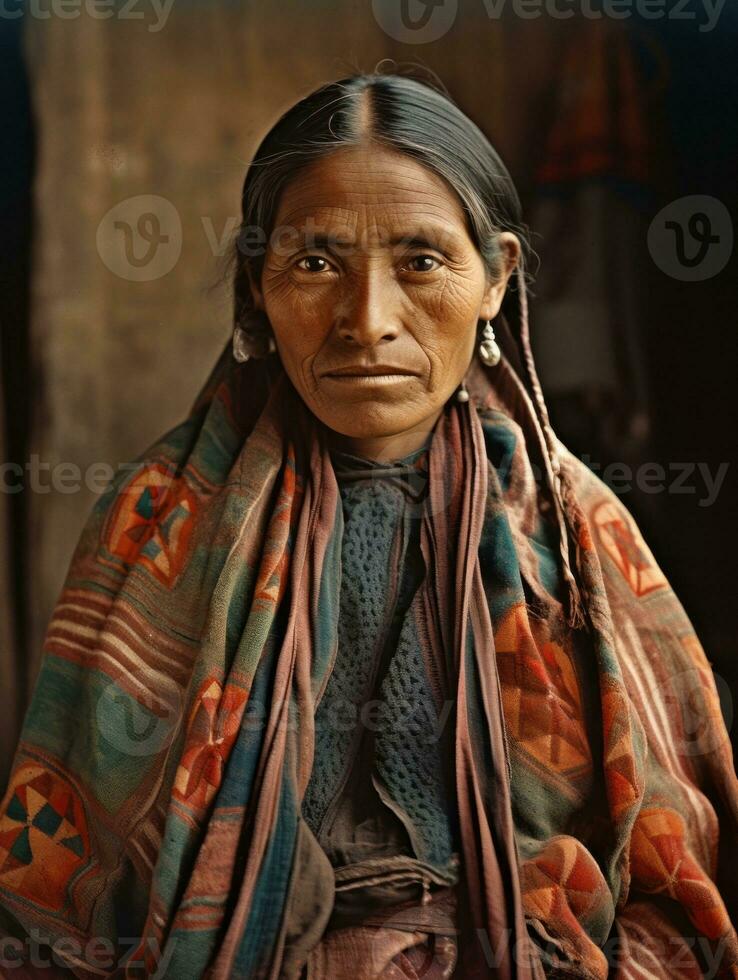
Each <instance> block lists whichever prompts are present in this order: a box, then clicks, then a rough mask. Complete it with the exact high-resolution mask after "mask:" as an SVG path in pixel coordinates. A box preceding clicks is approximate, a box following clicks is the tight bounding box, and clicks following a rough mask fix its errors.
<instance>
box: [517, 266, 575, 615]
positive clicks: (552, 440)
mask: <svg viewBox="0 0 738 980" xmlns="http://www.w3.org/2000/svg"><path fill="white" fill-rule="evenodd" d="M516 278H517V286H518V293H519V296H520V346H521V348H522V355H523V363H524V365H525V370H526V372H527V374H528V381H529V382H530V388H531V393H532V396H533V405H534V407H535V410H536V412H537V414H538V421H539V423H540V426H541V430H542V431H543V437H544V439H545V443H546V445H545V448H546V452H547V455H548V464H549V465H548V467H547V476H548V480H549V485H550V487H551V496H552V498H553V502H554V507H555V509H556V515H557V518H558V523H559V528H560V532H561V546H562V547H561V550H562V560H563V565H564V577H565V578H566V582H567V586H568V597H569V602H568V610H567V622H568V624H569V626H571V627H572V629H580V628H582V627H584V626H585V625H586V623H587V619H586V614H585V609H584V606H583V597H582V588H581V586H580V583H582V582H583V581H586V578H587V576H586V574H585V573H584V568H583V556H582V551H581V546H580V526H581V520H582V518H583V515H582V513H581V509H580V507H579V504H578V503H577V500H576V496H575V494H574V490H573V488H572V485H571V481H570V478H569V474H568V473H567V471H566V468H565V467H562V465H561V460H560V458H559V447H558V440H557V438H556V435H555V433H554V431H553V429H552V428H551V423H550V421H549V417H548V409H547V408H546V403H545V401H544V399H543V391H542V390H541V384H540V381H539V380H538V374H537V372H536V367H535V362H534V361H533V351H532V349H531V345H530V327H529V323H528V293H527V287H526V284H525V274H524V272H523V269H522V268H521V266H518V267H517V271H516ZM572 546H573V548H574V570H572V563H571V548H572Z"/></svg>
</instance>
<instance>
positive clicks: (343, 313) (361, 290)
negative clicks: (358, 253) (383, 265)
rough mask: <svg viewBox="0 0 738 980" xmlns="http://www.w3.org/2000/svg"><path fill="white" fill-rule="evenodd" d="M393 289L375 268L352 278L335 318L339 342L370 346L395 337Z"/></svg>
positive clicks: (396, 316) (396, 308) (397, 320)
mask: <svg viewBox="0 0 738 980" xmlns="http://www.w3.org/2000/svg"><path fill="white" fill-rule="evenodd" d="M394 286H395V284H394V283H393V281H392V278H391V276H389V275H388V274H387V272H386V271H385V270H382V269H379V268H376V269H372V270H370V271H366V272H363V273H362V274H361V275H360V276H359V275H357V276H354V277H352V280H351V282H350V285H349V287H348V290H347V294H346V295H345V297H344V302H343V303H342V304H341V308H340V310H339V312H338V318H337V328H338V334H339V336H340V337H341V339H342V340H345V341H346V342H347V343H349V344H356V345H358V346H360V347H373V346H374V345H375V344H378V343H380V342H382V341H388V340H393V339H394V338H395V337H397V335H398V334H399V332H400V317H399V306H398V297H397V295H396V292H395V288H394Z"/></svg>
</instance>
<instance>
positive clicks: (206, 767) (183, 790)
mask: <svg viewBox="0 0 738 980" xmlns="http://www.w3.org/2000/svg"><path fill="white" fill-rule="evenodd" d="M247 700H248V692H247V691H245V690H244V689H243V688H241V687H234V686H233V685H232V684H227V685H226V687H225V691H224V690H223V687H222V685H221V683H220V681H219V680H217V679H216V678H214V677H210V678H207V679H206V680H204V681H203V683H202V684H201V685H200V691H199V693H198V695H197V697H196V698H195V700H194V702H193V707H192V711H191V712H190V720H189V724H188V726H187V738H186V741H185V748H184V751H183V753H182V758H181V760H180V764H179V768H178V769H177V775H176V777H175V781H174V789H173V795H174V796H175V797H176V798H177V799H179V800H181V801H182V802H184V803H186V804H187V805H188V807H191V808H193V809H195V810H200V809H201V808H204V807H206V806H207V805H208V804H209V803H210V801H211V800H212V798H213V797H214V796H215V793H216V791H217V789H218V787H219V786H220V783H221V779H222V776H223V765H224V763H225V760H226V759H227V758H228V755H229V753H230V749H231V746H232V745H233V742H234V739H235V738H236V735H237V733H238V729H239V727H240V724H241V717H242V715H243V708H244V705H245V704H246V701H247Z"/></svg>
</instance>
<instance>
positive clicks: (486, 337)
mask: <svg viewBox="0 0 738 980" xmlns="http://www.w3.org/2000/svg"><path fill="white" fill-rule="evenodd" d="M477 352H478V354H479V357H480V358H481V360H482V361H484V363H485V364H486V365H487V367H494V366H495V365H496V364H499V363H500V358H501V357H502V354H501V353H500V348H499V347H498V346H497V341H496V340H495V332H494V330H493V329H492V321H491V320H487V325H486V326H485V328H484V330H483V331H482V336H481V343H480V344H479V347H478V348H477Z"/></svg>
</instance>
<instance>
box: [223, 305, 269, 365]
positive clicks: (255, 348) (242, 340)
mask: <svg viewBox="0 0 738 980" xmlns="http://www.w3.org/2000/svg"><path fill="white" fill-rule="evenodd" d="M247 324H248V326H249V328H250V329H246V328H244V327H241V326H238V327H236V328H235V330H234V331H233V357H234V358H235V359H236V360H237V361H238V362H239V363H240V364H243V362H244V361H248V360H249V358H251V357H255V358H263V357H268V356H269V355H270V354H273V353H274V352H275V351H276V349H277V345H276V343H275V341H274V334H273V333H272V330H271V328H270V326H269V321H268V320H267V318H266V315H265V314H264V313H263V312H261V311H255V312H254V313H252V314H251V315H250V316H249V318H248V321H247Z"/></svg>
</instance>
